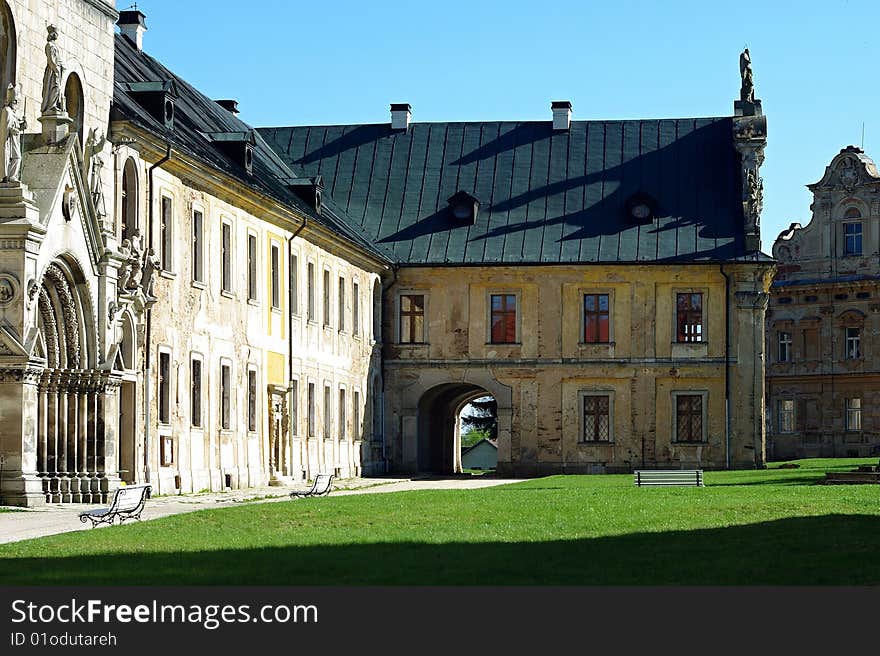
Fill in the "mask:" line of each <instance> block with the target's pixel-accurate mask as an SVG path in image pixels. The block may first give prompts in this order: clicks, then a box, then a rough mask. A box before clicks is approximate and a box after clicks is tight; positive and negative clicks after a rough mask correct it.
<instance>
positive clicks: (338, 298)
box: [337, 276, 345, 332]
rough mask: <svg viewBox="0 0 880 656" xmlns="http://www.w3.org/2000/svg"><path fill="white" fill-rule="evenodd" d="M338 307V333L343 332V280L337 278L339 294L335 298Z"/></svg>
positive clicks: (340, 277)
mask: <svg viewBox="0 0 880 656" xmlns="http://www.w3.org/2000/svg"><path fill="white" fill-rule="evenodd" d="M337 301H338V305H339V331H340V332H342V331H344V330H345V278H343V277H342V276H339V294H338V297H337Z"/></svg>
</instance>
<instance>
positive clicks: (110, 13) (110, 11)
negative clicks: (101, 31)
mask: <svg viewBox="0 0 880 656" xmlns="http://www.w3.org/2000/svg"><path fill="white" fill-rule="evenodd" d="M85 2H86V4H87V5H91V6H92V7H94V8H95V9H97V10H98V11H100V12H101V13H102V14H104V15H105V16H106V17H107V18H109V19H110V20H112V21H113V22H114V23H115V22H116V21H117V20H119V12H118V11H116V10H115V9H114V8H113V7H111V6H110V5H108V4H107V3H106V2H104V0H85Z"/></svg>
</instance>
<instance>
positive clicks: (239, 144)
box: [205, 130, 256, 175]
mask: <svg viewBox="0 0 880 656" xmlns="http://www.w3.org/2000/svg"><path fill="white" fill-rule="evenodd" d="M205 137H206V138H207V139H208V140H209V141H211V143H213V144H214V147H215V148H217V149H218V150H220V151H221V152H223V153H224V154H225V155H226V156H227V157H228V158H229V159H231V160H233V161H234V162H235V163H236V164H238V165H239V166H241V167H242V168H244V170H245V171H247V173H248V175H250V174H252V173H253V166H254V144H255V143H256V139H255V137H254V131H253V130H248V131H246V132H206V133H205Z"/></svg>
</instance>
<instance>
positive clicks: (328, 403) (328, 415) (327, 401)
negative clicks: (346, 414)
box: [324, 385, 333, 440]
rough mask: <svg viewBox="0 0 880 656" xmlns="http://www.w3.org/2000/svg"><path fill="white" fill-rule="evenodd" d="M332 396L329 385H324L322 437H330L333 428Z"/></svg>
mask: <svg viewBox="0 0 880 656" xmlns="http://www.w3.org/2000/svg"><path fill="white" fill-rule="evenodd" d="M332 403H333V397H332V396H331V394H330V386H329V385H325V386H324V439H328V440H329V439H330V437H331V436H332V430H333V408H332Z"/></svg>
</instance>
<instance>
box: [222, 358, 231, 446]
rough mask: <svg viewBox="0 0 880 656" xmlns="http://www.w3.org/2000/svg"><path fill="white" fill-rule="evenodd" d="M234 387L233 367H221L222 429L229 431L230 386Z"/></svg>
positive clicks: (225, 365) (226, 365)
mask: <svg viewBox="0 0 880 656" xmlns="http://www.w3.org/2000/svg"><path fill="white" fill-rule="evenodd" d="M231 385H232V367H230V366H229V365H228V364H221V365H220V428H222V429H223V430H229V415H230V412H229V402H230V393H231V390H230V386H231Z"/></svg>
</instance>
